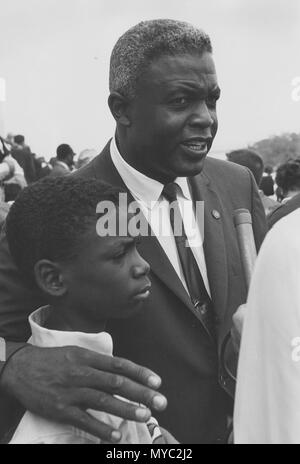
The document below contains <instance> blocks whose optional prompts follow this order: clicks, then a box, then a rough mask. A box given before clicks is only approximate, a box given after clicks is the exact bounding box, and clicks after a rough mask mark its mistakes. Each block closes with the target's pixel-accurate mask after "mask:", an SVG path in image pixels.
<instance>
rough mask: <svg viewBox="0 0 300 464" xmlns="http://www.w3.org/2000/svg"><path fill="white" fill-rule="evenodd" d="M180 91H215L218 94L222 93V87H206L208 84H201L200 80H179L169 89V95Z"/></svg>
mask: <svg viewBox="0 0 300 464" xmlns="http://www.w3.org/2000/svg"><path fill="white" fill-rule="evenodd" d="M180 91H188V92H195V91H196V92H207V91H208V92H209V93H214V94H217V95H220V94H221V89H220V87H219V86H218V85H214V86H213V87H211V88H208V89H207V87H206V85H205V84H204V83H203V84H202V83H201V84H199V82H197V83H195V82H177V83H176V84H175V83H174V85H173V88H170V89H169V91H168V96H172V95H174V94H176V93H178V92H180Z"/></svg>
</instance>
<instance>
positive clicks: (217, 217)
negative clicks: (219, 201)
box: [211, 209, 221, 219]
mask: <svg viewBox="0 0 300 464" xmlns="http://www.w3.org/2000/svg"><path fill="white" fill-rule="evenodd" d="M211 214H212V216H213V217H214V218H215V219H220V218H221V214H220V213H219V211H217V210H216V209H213V210H212V212H211Z"/></svg>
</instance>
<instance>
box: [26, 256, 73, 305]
mask: <svg viewBox="0 0 300 464" xmlns="http://www.w3.org/2000/svg"><path fill="white" fill-rule="evenodd" d="M34 274H35V279H36V282H37V284H38V286H39V288H40V289H41V290H42V291H43V292H44V293H47V294H48V295H51V296H53V297H59V296H63V295H65V293H66V291H67V287H66V284H65V281H64V279H63V275H62V270H61V267H60V266H59V264H56V263H54V262H52V261H49V260H48V259H41V260H40V261H38V262H37V263H36V264H35V266H34Z"/></svg>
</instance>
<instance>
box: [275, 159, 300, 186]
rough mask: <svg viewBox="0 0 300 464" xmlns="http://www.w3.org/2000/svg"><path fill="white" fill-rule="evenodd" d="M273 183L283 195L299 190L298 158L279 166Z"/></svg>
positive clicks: (299, 172)
mask: <svg viewBox="0 0 300 464" xmlns="http://www.w3.org/2000/svg"><path fill="white" fill-rule="evenodd" d="M275 181H276V184H277V185H278V187H280V188H281V189H282V191H283V194H284V195H286V194H287V193H288V192H290V191H293V190H294V191H297V190H300V158H297V159H292V160H289V161H287V162H285V163H283V164H281V165H280V166H279V167H278V169H277V172H276V180H275Z"/></svg>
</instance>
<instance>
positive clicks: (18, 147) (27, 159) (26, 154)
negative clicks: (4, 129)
mask: <svg viewBox="0 0 300 464" xmlns="http://www.w3.org/2000/svg"><path fill="white" fill-rule="evenodd" d="M11 155H12V157H13V158H15V160H16V161H17V162H18V163H19V165H20V166H21V168H22V169H23V171H24V175H25V179H26V182H27V184H31V183H32V182H34V181H35V180H36V173H35V165H34V157H33V154H32V153H31V150H30V148H29V146H28V145H26V144H25V137H24V136H23V135H16V136H15V137H14V144H13V146H12V149H11Z"/></svg>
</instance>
